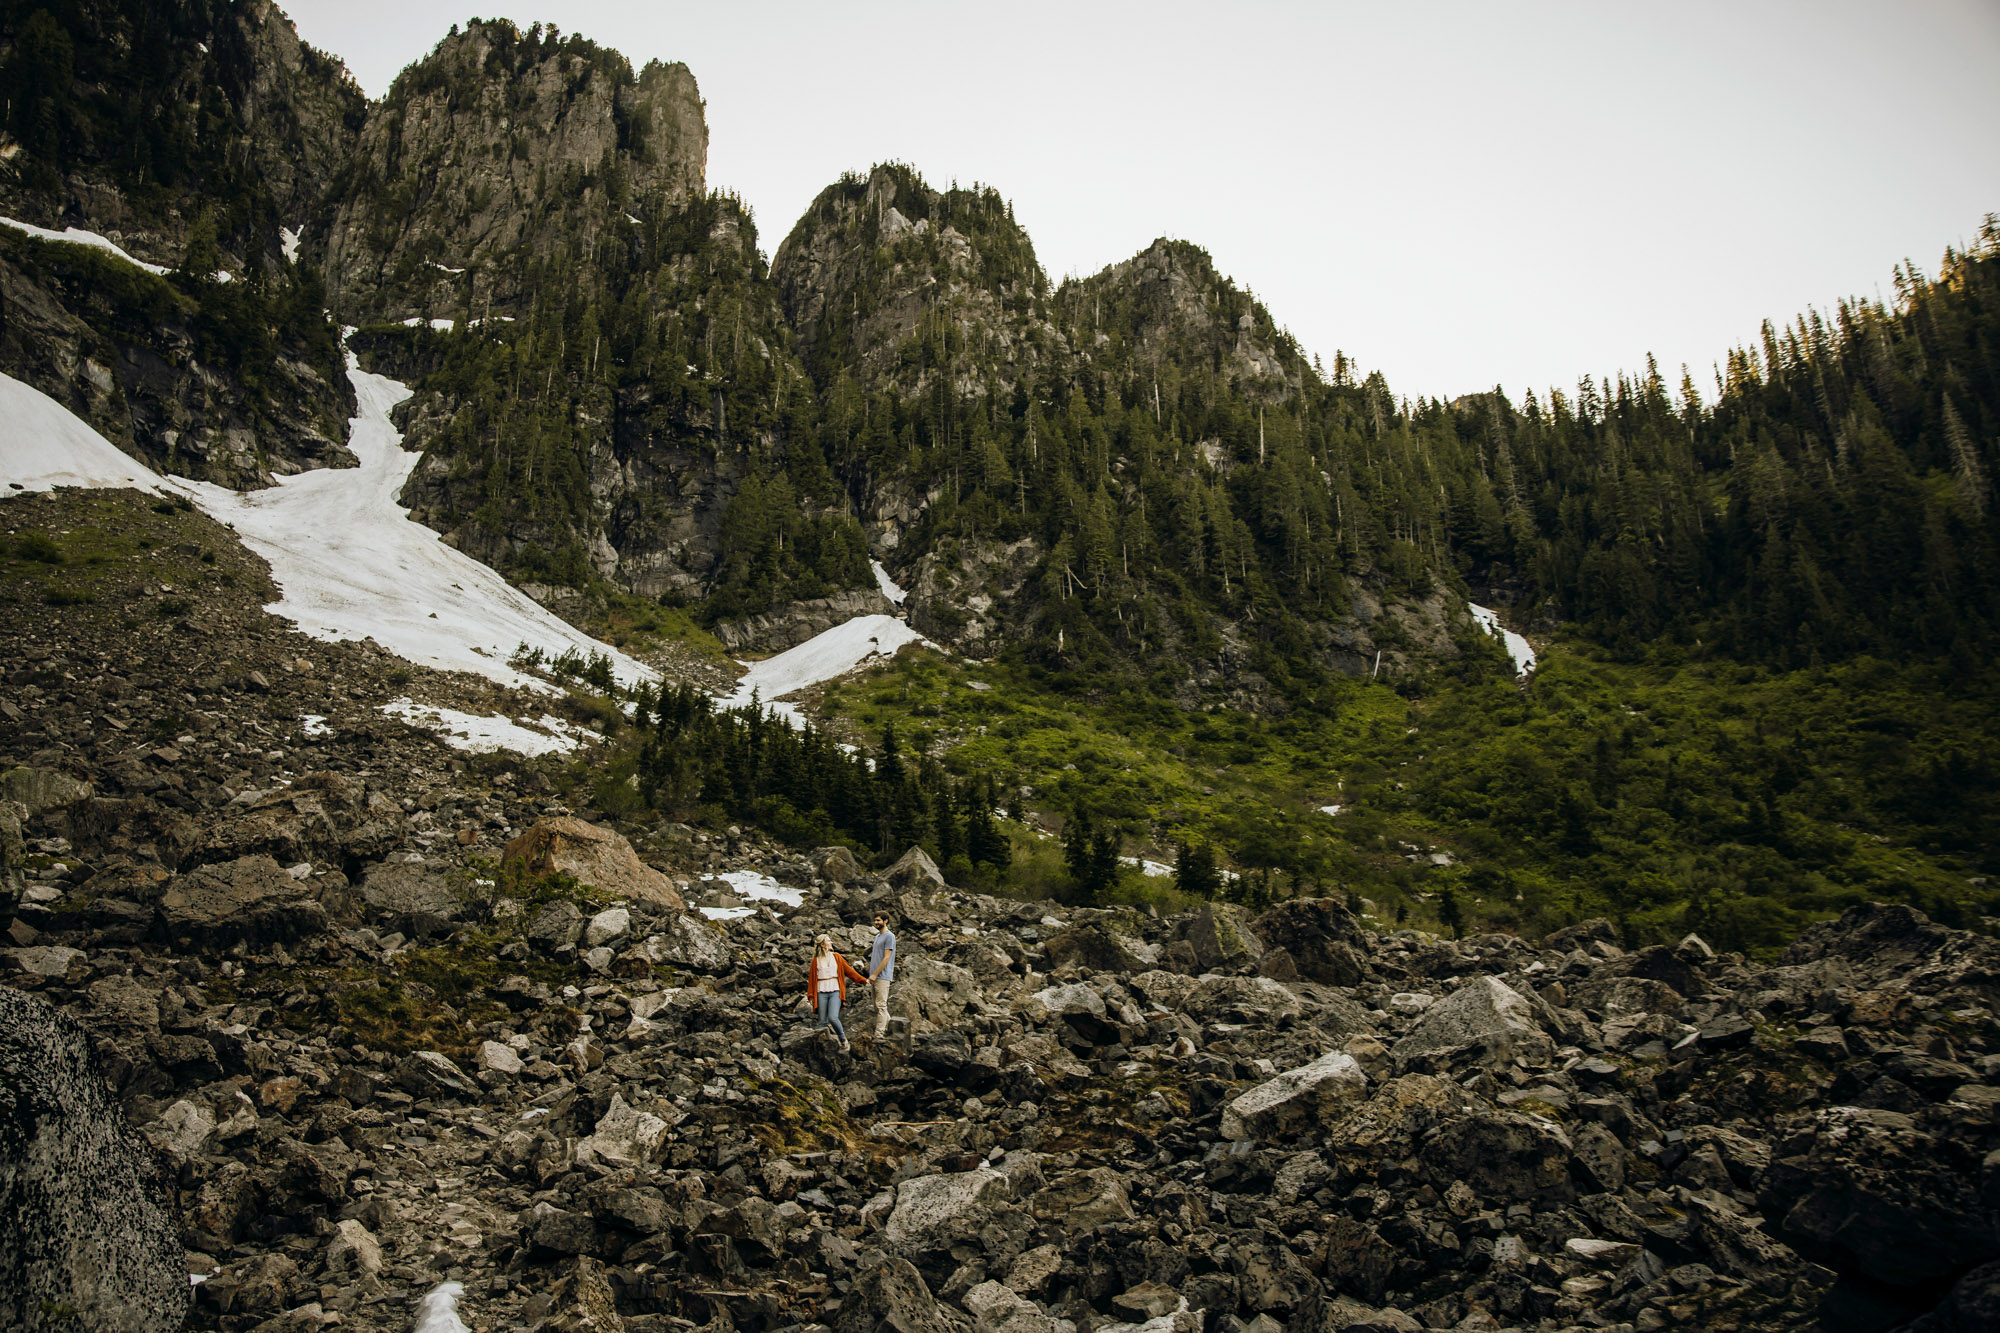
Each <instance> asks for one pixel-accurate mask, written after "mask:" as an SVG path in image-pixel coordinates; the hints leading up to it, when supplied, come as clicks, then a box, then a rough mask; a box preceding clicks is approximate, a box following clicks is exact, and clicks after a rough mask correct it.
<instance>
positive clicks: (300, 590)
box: [175, 352, 658, 689]
mask: <svg viewBox="0 0 2000 1333" xmlns="http://www.w3.org/2000/svg"><path fill="white" fill-rule="evenodd" d="M347 377H348V379H349V380H350V381H352V382H353V384H354V392H355V396H356V398H357V400H358V403H359V406H358V409H357V410H358V413H359V415H357V416H356V417H355V418H354V420H353V422H352V423H350V426H349V431H348V441H347V447H348V448H349V449H351V450H352V451H353V453H354V456H355V457H356V458H357V459H359V460H360V466H359V467H352V468H321V469H317V470H315V471H312V472H301V473H299V474H297V475H296V476H291V477H280V478H279V479H278V483H277V485H275V486H272V487H270V488H269V489H267V490H261V491H249V492H237V491H232V490H230V489H228V488H227V487H224V486H217V485H214V484H213V483H209V482H196V481H181V480H178V479H176V481H175V485H177V486H178V487H180V488H181V489H183V490H184V491H186V493H187V494H188V496H189V497H190V498H192V499H193V500H194V501H195V503H197V504H199V505H200V506H201V507H202V509H203V510H205V511H206V512H207V513H208V514H209V515H210V516H211V517H213V518H215V519H216V520H217V521H219V522H222V523H226V524H228V525H229V526H230V527H232V528H234V529H235V530H236V533H237V535H238V536H239V537H241V538H242V539H243V544H244V545H245V546H247V547H249V548H250V549H251V550H253V551H255V552H256V553H257V554H258V555H261V556H263V557H264V558H265V559H266V560H268V561H270V562H271V575H272V577H273V578H274V579H275V580H276V581H277V584H278V587H279V589H280V590H281V591H282V593H283V596H282V597H281V598H280V599H279V600H278V601H276V602H273V603H271V604H270V606H268V607H266V608H265V609H266V610H268V611H270V612H271V613H272V614H274V615H280V616H283V617H284V618H285V619H287V620H290V621H292V622H293V623H295V624H296V625H297V626H298V627H299V629H300V631H301V632H302V633H305V634H309V635H311V636H312V637H313V638H316V639H325V640H329V641H336V642H337V641H339V640H343V639H373V640H375V642H377V643H378V644H380V645H382V647H384V648H386V649H388V650H389V651H390V652H392V653H395V654H396V655H397V656H399V657H403V658H407V659H408V660H409V661H412V662H415V663H417V664H418V665H419V666H427V667H435V668H437V669H438V670H441V671H469V672H472V673H473V674H475V675H480V676H484V677H486V678H487V679H489V680H494V681H498V682H500V683H501V684H503V685H512V686H520V687H525V688H529V689H546V688H547V686H545V685H543V684H541V682H539V681H537V680H536V679H535V678H533V677H531V676H528V675H525V674H523V673H522V672H520V671H517V670H515V669H514V668H513V667H512V666H510V665H508V661H507V659H508V658H509V657H510V656H512V655H513V653H514V650H515V649H516V648H517V647H518V646H520V645H521V644H527V645H528V646H529V647H531V648H540V649H541V650H542V651H543V652H545V653H546V654H548V655H549V656H550V657H558V656H561V655H562V654H563V653H564V652H565V651H571V650H573V651H575V652H577V653H579V654H581V655H584V656H588V655H590V654H591V653H602V654H604V655H605V656H607V657H609V658H610V659H611V669H612V673H613V674H614V675H616V676H617V677H618V679H619V680H620V681H621V682H623V683H625V684H633V683H636V682H638V681H642V680H655V679H658V673H656V672H655V671H654V670H653V669H652V668H651V667H648V666H646V665H644V664H643V663H640V662H637V661H635V660H633V659H632V658H629V657H627V656H625V655H624V654H623V653H621V652H619V651H618V650H617V649H616V648H613V647H611V646H610V645H609V644H604V643H599V642H598V641H597V640H596V639H593V638H591V637H590V636H589V635H587V634H585V633H584V632H583V631H581V630H579V629H576V628H574V627H573V626H571V625H569V624H567V623H565V622H564V621H562V620H560V619H558V618H557V617H556V616H555V615H553V614H551V613H550V612H548V611H546V610H544V609H543V608H542V607H541V606H540V605H538V604H537V603H536V602H534V601H533V600H532V599H531V598H529V597H528V595H527V594H525V593H523V592H521V591H520V590H519V589H517V588H515V587H514V586H513V585H512V584H510V583H508V582H507V580H505V579H503V578H501V577H500V575H498V574H497V573H495V572H494V571H493V570H491V569H489V568H487V567H486V566H485V565H482V564H480V563H479V562H478V561H477V560H474V559H473V558H472V557H471V556H468V555H464V554H461V553H460V552H458V551H455V550H453V549H452V548H451V547H449V546H446V545H445V544H444V542H443V541H442V540H441V539H440V538H439V537H438V534H437V533H435V532H433V531H431V530H430V529H429V528H427V527H425V526H424V525H423V524H421V523H417V522H415V521H413V520H412V519H411V518H410V516H409V512H408V511H407V510H405V509H404V508H403V507H402V506H401V505H399V504H397V502H396V497H397V495H398V494H400V493H401V491H402V489H403V483H404V481H405V480H406V479H408V477H409V475H410V470H411V469H412V468H414V467H415V466H416V465H417V455H416V454H414V453H411V452H410V451H408V450H406V449H404V448H403V437H402V433H401V432H399V431H398V430H397V429H396V427H395V425H394V423H392V422H391V421H390V420H389V411H390V409H391V408H393V407H395V406H396V404H398V403H400V402H402V401H403V400H404V399H405V398H408V397H409V396H410V390H409V389H408V388H406V387H405V386H403V385H402V384H399V383H397V382H396V381H395V380H392V379H389V378H387V377H385V376H382V375H371V374H369V373H368V372H366V371H364V370H362V369H361V366H360V363H359V362H358V361H357V360H356V358H355V356H354V354H353V353H352V352H349V353H348V355H347Z"/></svg>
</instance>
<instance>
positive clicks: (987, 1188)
mask: <svg viewBox="0 0 2000 1333" xmlns="http://www.w3.org/2000/svg"><path fill="white" fill-rule="evenodd" d="M1013 1197H1014V1185H1013V1182H1012V1181H1010V1180H1009V1179H1008V1178H1007V1177H1006V1176H1005V1175H1003V1174H1002V1173H1001V1172H998V1171H995V1170H994V1169H993V1168H992V1167H990V1166H987V1165H985V1164H984V1163H982V1164H980V1165H979V1166H978V1167H976V1168H974V1169H973V1170H971V1171H949V1172H945V1173H943V1174H941V1175H934V1176H916V1177H913V1178H912V1179H909V1180H906V1181H904V1182H903V1183H902V1184H900V1185H898V1186H897V1187H896V1206H895V1208H894V1209H893V1210H892V1211H891V1212H890V1214H889V1221H888V1223H887V1225H885V1226H884V1227H883V1234H884V1236H885V1238H886V1239H887V1240H888V1242H889V1244H890V1245H891V1246H893V1247H895V1248H896V1249H898V1250H902V1251H905V1252H909V1251H921V1250H925V1249H930V1248H934V1247H937V1246H941V1245H949V1244H952V1243H953V1242H956V1241H962V1240H966V1239H968V1238H971V1237H975V1236H977V1235H978V1234H979V1232H980V1230H981V1229H982V1228H983V1227H985V1226H986V1225H987V1223H989V1222H990V1221H991V1220H992V1217H993V1213H994V1210H995V1209H997V1208H999V1207H1000V1206H1001V1205H1003V1204H1005V1203H1006V1202H1007V1201H1008V1200H1010V1199H1012V1198H1013Z"/></svg>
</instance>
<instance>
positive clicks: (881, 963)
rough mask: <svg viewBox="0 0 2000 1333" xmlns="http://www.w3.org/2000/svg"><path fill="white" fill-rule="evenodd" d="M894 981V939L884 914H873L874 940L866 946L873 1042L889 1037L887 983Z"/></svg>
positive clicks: (886, 915) (887, 918)
mask: <svg viewBox="0 0 2000 1333" xmlns="http://www.w3.org/2000/svg"><path fill="white" fill-rule="evenodd" d="M895 979H896V937H895V935H894V934H893V933H891V931H890V930H889V916H888V914H887V913H886V912H877V913H876V914H875V939H874V940H873V942H871V943H870V944H869V946H868V984H869V986H870V987H871V988H872V989H873V990H874V992H875V1040H877V1041H880V1040H881V1039H882V1038H884V1037H886V1036H888V1035H889V983H890V982H891V981H894V980H895Z"/></svg>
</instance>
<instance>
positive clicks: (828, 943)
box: [813, 935, 833, 953]
mask: <svg viewBox="0 0 2000 1333" xmlns="http://www.w3.org/2000/svg"><path fill="white" fill-rule="evenodd" d="M813 947H814V948H820V947H824V948H825V949H826V950H827V952H828V953H831V952H833V936H831V935H815V936H813Z"/></svg>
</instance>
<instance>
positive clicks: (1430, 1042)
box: [1390, 976, 1555, 1068]
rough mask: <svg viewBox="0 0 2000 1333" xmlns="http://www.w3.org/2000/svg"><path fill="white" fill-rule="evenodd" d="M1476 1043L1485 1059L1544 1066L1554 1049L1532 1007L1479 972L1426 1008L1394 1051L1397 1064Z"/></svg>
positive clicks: (1499, 981)
mask: <svg viewBox="0 0 2000 1333" xmlns="http://www.w3.org/2000/svg"><path fill="white" fill-rule="evenodd" d="M1464 1047H1472V1048H1476V1050H1477V1052H1478V1054H1479V1057H1480V1059H1481V1061H1482V1062H1483V1063H1487V1064H1506V1063H1509V1062H1519V1063H1522V1064H1528V1065H1545V1064H1547V1063H1548V1062H1549V1059H1550V1057H1551V1056H1552V1055H1553V1054H1554V1052H1555V1043H1554V1042H1552V1041H1550V1040H1549V1037H1548V1034H1547V1033H1545V1032H1543V1031H1542V1029H1541V1025H1540V1024H1538V1023H1537V1022H1536V1021H1535V1010H1534V1006H1532V1005H1530V1004H1529V1003H1528V1001H1527V999H1526V998H1525V997H1523V996H1522V995H1521V993H1520V992H1519V991H1517V990H1515V989H1514V988H1513V987H1511V986H1509V985H1508V984H1507V983H1506V982H1504V981H1502V980H1500V979H1499V978H1498V977H1491V976H1478V977H1474V978H1472V980H1470V981H1468V982H1466V983H1465V984H1464V985H1463V986H1461V987H1459V988H1458V989H1457V990H1455V991H1453V992H1452V993H1451V994H1450V995H1448V996H1446V997H1445V998H1444V999H1442V1000H1440V1001H1438V1002H1437V1003H1436V1004H1434V1005H1432V1006H1431V1007H1430V1008H1429V1009H1427V1010H1425V1011H1424V1016H1423V1017H1422V1018H1421V1019H1419V1020H1418V1021H1417V1025H1416V1026H1415V1027H1413V1028H1411V1029H1410V1031H1409V1032H1408V1033H1407V1034H1406V1035H1405V1036H1404V1037H1403V1039H1402V1040H1401V1041H1399V1042H1397V1043H1396V1044H1395V1046H1394V1047H1393V1048H1392V1049H1391V1052H1390V1054H1391V1055H1393V1056H1394V1057H1395V1060H1396V1064H1397V1067H1398V1068H1408V1067H1410V1066H1411V1064H1412V1063H1413V1062H1416V1061H1418V1060H1420V1059H1421V1058H1422V1057H1425V1056H1430V1055H1438V1054H1442V1053H1447V1052H1454V1051H1456V1050H1458V1049H1460V1048H1464Z"/></svg>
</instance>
